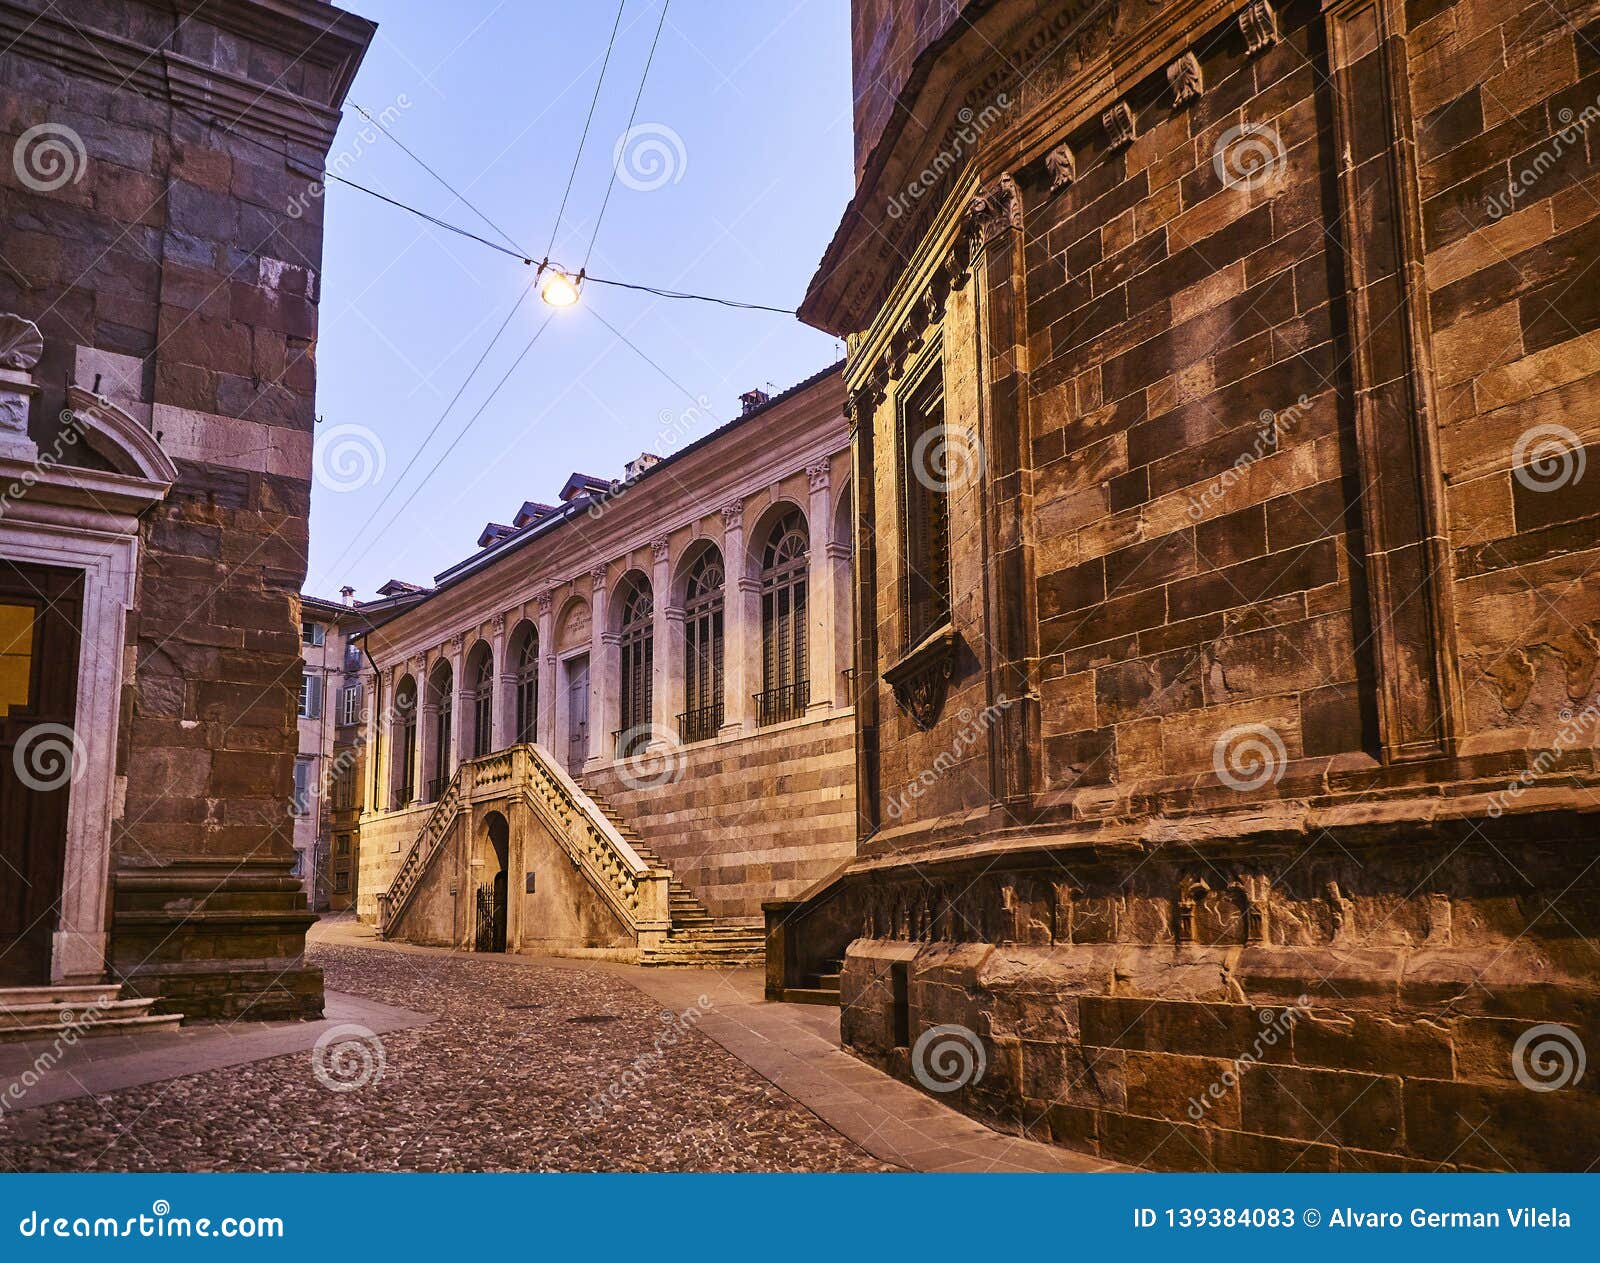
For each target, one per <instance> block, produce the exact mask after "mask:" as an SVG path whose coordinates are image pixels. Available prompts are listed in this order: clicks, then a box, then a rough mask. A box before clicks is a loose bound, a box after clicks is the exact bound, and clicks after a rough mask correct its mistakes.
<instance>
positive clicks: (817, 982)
mask: <svg viewBox="0 0 1600 1263" xmlns="http://www.w3.org/2000/svg"><path fill="white" fill-rule="evenodd" d="M843 970H844V962H843V961H842V960H832V961H828V962H827V963H826V964H825V965H824V966H823V968H822V969H821V970H820V971H819V972H817V973H813V974H807V975H806V976H805V979H804V982H803V985H802V986H798V987H785V988H784V989H783V1002H784V1003H785V1004H831V1005H833V1006H834V1007H835V1008H837V1007H838V1005H839V975H840V974H841V973H842V972H843Z"/></svg>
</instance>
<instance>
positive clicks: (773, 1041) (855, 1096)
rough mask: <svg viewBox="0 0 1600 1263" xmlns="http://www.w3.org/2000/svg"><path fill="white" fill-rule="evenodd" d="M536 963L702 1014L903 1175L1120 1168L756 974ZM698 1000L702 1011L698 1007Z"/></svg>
mask: <svg viewBox="0 0 1600 1263" xmlns="http://www.w3.org/2000/svg"><path fill="white" fill-rule="evenodd" d="M310 937H311V939H312V940H313V941H319V942H328V943H338V944H341V945H351V946H368V947H375V948H380V949H383V950H391V951H395V950H398V951H408V952H420V953H430V952H441V951H445V950H446V949H442V948H429V947H413V946H410V945H408V944H391V943H381V942H379V940H378V938H377V934H376V932H375V931H374V930H373V929H372V927H370V926H367V925H363V924H362V923H360V922H358V921H355V920H352V919H349V918H340V919H324V920H323V921H321V922H319V923H318V924H317V925H316V926H315V927H314V928H313V930H312V932H311V936H310ZM539 959H540V963H541V964H545V965H555V966H560V967H564V968H569V969H578V970H592V971H603V972H606V973H610V974H614V975H617V976H620V977H622V978H625V979H626V980H627V981H628V982H629V983H631V984H632V985H633V986H634V987H636V988H638V989H639V990H640V991H642V992H644V993H645V994H646V995H647V996H649V997H650V998H651V999H653V1000H655V1001H657V1002H658V1003H660V1004H662V1005H663V1006H665V1007H668V1008H671V1009H673V1010H674V1011H677V1012H680V1013H681V1012H683V1011H685V1010H686V1009H689V1008H690V1007H691V1006H694V1007H699V1008H704V1009H706V1014H705V1016H704V1017H701V1018H700V1019H699V1020H698V1021H697V1023H696V1029H697V1030H698V1031H700V1032H701V1033H702V1034H704V1035H706V1036H708V1037H709V1038H710V1039H712V1040H714V1041H716V1042H717V1043H718V1044H721V1045H722V1047H724V1048H725V1049H727V1050H728V1051H729V1052H730V1053H732V1054H733V1055H734V1056H735V1057H737V1058H739V1060H740V1061H742V1062H744V1063H745V1064H746V1065H748V1066H749V1067H750V1068H751V1069H753V1070H755V1071H756V1073H757V1074H759V1075H761V1076H762V1077H763V1078H765V1079H767V1080H769V1081H770V1082H771V1083H773V1084H774V1085H775V1086H776V1087H778V1088H780V1089H781V1090H782V1091H783V1092H784V1093H786V1094H787V1095H788V1096H790V1097H792V1098H793V1099H794V1100H795V1101H797V1102H799V1103H800V1104H801V1105H803V1106H805V1107H806V1108H807V1109H809V1110H810V1111H811V1112H812V1113H814V1114H815V1115H816V1116H817V1117H818V1118H820V1119H821V1120H822V1121H823V1122H825V1123H827V1124H828V1125H829V1126H830V1127H832V1128H833V1129H834V1130H835V1131H837V1132H839V1133H840V1134H841V1135H843V1136H844V1137H846V1138H847V1139H849V1140H851V1141H853V1142H854V1143H855V1144H857V1145H859V1146H860V1147H861V1148H862V1149H864V1150H865V1151H866V1152H867V1153H870V1154H871V1155H872V1156H873V1157H875V1158H878V1159H879V1160H881V1161H883V1162H888V1163H891V1164H893V1165H895V1166H898V1167H903V1168H906V1169H908V1170H912V1171H939V1172H956V1171H960V1172H969V1171H1030V1172H1056V1171H1059V1172H1089V1171H1121V1170H1126V1169H1127V1168H1125V1167H1122V1166H1119V1165H1118V1164H1116V1163H1111V1162H1104V1161H1102V1160H1100V1159H1098V1158H1095V1157H1091V1156H1090V1155H1087V1154H1079V1153H1074V1152H1072V1151H1071V1150H1068V1149H1060V1148H1057V1147H1056V1146H1054V1145H1046V1144H1041V1143H1039V1142H1038V1141H1033V1140H1025V1139H1023V1138H1022V1137H1020V1136H1008V1135H1005V1134H1004V1133H1001V1132H997V1131H994V1130H992V1129H990V1128H988V1127H985V1126H984V1125H983V1124H982V1123H979V1122H976V1121H974V1120H973V1119H971V1118H968V1117H967V1116H966V1115H965V1114H962V1113H960V1112H959V1111H957V1110H955V1109H952V1108H951V1107H950V1106H948V1105H945V1104H944V1103H943V1102H941V1101H936V1100H934V1099H933V1098H932V1097H931V1096H929V1095H927V1094H926V1093H924V1092H920V1091H918V1090H917V1089H916V1088H913V1087H911V1086H910V1085H909V1084H906V1083H902V1082H900V1081H899V1080H898V1079H895V1078H892V1077H890V1076H889V1075H886V1074H884V1073H883V1072H882V1071H880V1070H877V1069H875V1068H874V1067H872V1066H869V1065H867V1064H866V1063H865V1062H863V1061H861V1060H859V1059H858V1058H856V1057H854V1056H852V1055H851V1054H849V1053H847V1052H845V1051H844V1050H843V1048H841V1047H840V1043H839V1010H838V1009H835V1008H832V1007H829V1006H827V1005H818V1004H776V1003H772V1002H769V1001H768V1000H767V999H766V998H765V994H764V988H765V979H764V976H763V973H762V971H761V970H759V969H733V970H725V969H646V968H642V967H640V966H637V965H624V964H619V963H617V962H615V961H602V960H593V959H581V960H580V959H570V958H558V957H541V958H539ZM701 996H704V997H705V998H706V1000H707V1001H709V1004H708V1005H701V1004H700V997H701Z"/></svg>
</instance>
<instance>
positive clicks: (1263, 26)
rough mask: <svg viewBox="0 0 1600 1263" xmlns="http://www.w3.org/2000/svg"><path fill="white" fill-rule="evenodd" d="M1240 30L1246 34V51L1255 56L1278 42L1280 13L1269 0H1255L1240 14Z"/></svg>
mask: <svg viewBox="0 0 1600 1263" xmlns="http://www.w3.org/2000/svg"><path fill="white" fill-rule="evenodd" d="M1239 30H1240V31H1241V32H1242V33H1243V34H1244V51H1245V54H1246V55H1247V56H1250V57H1254V56H1255V55H1256V54H1257V53H1260V52H1265V51H1266V50H1267V49H1269V48H1271V47H1272V46H1273V45H1274V44H1276V43H1277V42H1278V15H1277V14H1276V13H1274V12H1273V11H1272V6H1271V5H1270V4H1269V3H1267V0H1255V3H1253V4H1250V5H1248V6H1246V8H1245V10H1244V12H1243V13H1241V14H1240V15H1239Z"/></svg>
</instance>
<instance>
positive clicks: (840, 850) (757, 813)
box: [584, 712, 856, 921]
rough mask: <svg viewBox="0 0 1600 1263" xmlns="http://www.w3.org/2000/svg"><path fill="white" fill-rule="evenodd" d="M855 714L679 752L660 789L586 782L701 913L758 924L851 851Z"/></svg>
mask: <svg viewBox="0 0 1600 1263" xmlns="http://www.w3.org/2000/svg"><path fill="white" fill-rule="evenodd" d="M853 726H854V725H853V718H852V716H851V715H850V714H849V713H848V712H846V713H845V714H842V715H835V716H831V717H828V718H825V719H822V720H802V721H799V722H796V723H791V724H783V725H779V726H777V727H775V728H772V729H767V730H764V731H760V732H757V733H755V734H753V735H750V736H747V737H744V738H743V739H740V740H737V741H728V742H720V741H719V742H716V743H714V744H709V745H691V746H687V747H685V748H684V749H683V750H682V752H681V753H682V757H683V764H682V771H681V773H680V774H679V775H678V776H677V777H676V778H675V779H674V780H673V781H672V783H671V784H669V785H665V786H650V787H647V788H630V787H629V786H627V785H626V784H624V783H623V782H622V780H621V779H620V778H619V777H618V776H617V774H616V772H615V770H614V769H610V768H606V769H602V770H600V771H599V772H597V773H594V774H591V775H589V776H586V777H585V778H584V779H585V781H586V782H588V783H592V784H593V785H594V786H595V788H596V789H598V790H599V792H600V793H601V794H603V795H604V796H605V797H606V799H607V800H608V801H609V802H610V803H611V804H612V805H613V806H614V807H616V808H617V810H618V811H619V812H620V813H621V814H622V816H623V818H624V819H625V820H626V821H627V822H628V824H630V825H631V826H632V827H633V828H634V830H635V831H637V832H638V834H639V835H640V837H641V838H643V839H644V841H645V844H646V845H648V846H650V847H651V848H652V849H654V850H655V851H656V852H657V853H658V854H659V855H660V856H661V858H662V859H663V860H664V861H665V862H666V864H667V866H668V867H669V868H671V869H672V871H673V873H674V875H676V876H677V877H679V878H681V879H682V880H683V882H684V883H685V884H687V885H688V886H689V887H690V889H692V890H693V891H694V892H695V894H696V895H698V896H699V897H700V900H701V902H702V903H704V904H705V905H706V908H707V910H708V911H709V912H710V913H711V914H712V915H713V916H717V917H726V918H728V919H730V920H742V921H760V920H761V904H762V902H763V901H764V900H771V899H788V898H793V897H794V896H795V895H797V894H799V893H800V892H802V891H804V890H805V889H806V888H807V887H808V886H811V885H813V884H814V883H816V882H818V881H820V880H821V879H822V878H824V877H826V876H827V875H828V874H829V873H831V872H832V871H833V870H834V869H836V868H838V867H839V865H841V864H843V863H844V862H845V861H846V860H847V859H849V858H850V857H851V855H853V854H854V852H855V823H856V822H855V759H854V748H853V744H852V743H853Z"/></svg>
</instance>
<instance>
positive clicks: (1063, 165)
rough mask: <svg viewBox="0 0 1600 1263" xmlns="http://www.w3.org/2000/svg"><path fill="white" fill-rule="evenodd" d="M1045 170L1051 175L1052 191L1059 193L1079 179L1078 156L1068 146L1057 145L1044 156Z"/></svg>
mask: <svg viewBox="0 0 1600 1263" xmlns="http://www.w3.org/2000/svg"><path fill="white" fill-rule="evenodd" d="M1044 169H1045V171H1046V172H1048V173H1049V175H1050V191H1051V192H1052V193H1059V192H1060V191H1061V190H1062V189H1064V188H1067V187H1068V186H1069V185H1071V184H1073V183H1075V182H1076V181H1077V179H1078V156H1077V155H1076V154H1075V153H1073V152H1072V146H1071V145H1068V144H1060V145H1057V146H1056V147H1055V148H1054V149H1052V150H1051V151H1050V152H1049V153H1047V154H1045V156H1044Z"/></svg>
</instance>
